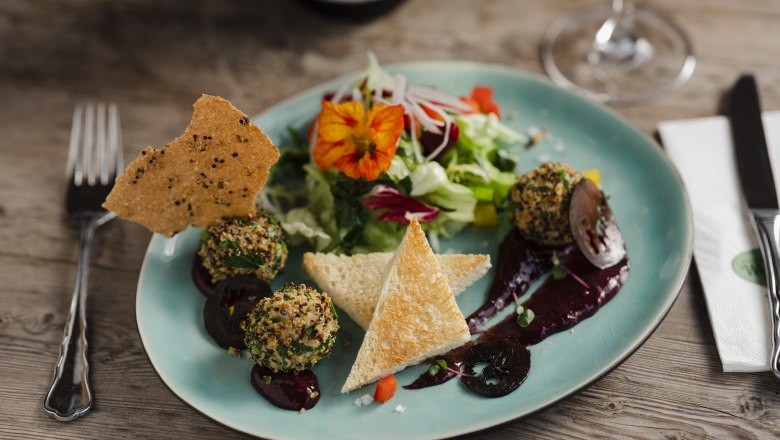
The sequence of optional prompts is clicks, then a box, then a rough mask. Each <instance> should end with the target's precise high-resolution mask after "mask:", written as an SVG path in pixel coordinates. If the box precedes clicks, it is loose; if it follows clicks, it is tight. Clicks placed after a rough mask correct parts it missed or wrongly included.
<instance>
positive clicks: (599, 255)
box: [569, 179, 626, 269]
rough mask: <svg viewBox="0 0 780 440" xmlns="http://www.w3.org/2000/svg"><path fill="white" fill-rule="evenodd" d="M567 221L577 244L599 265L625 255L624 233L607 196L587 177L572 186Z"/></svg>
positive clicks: (602, 265)
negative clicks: (610, 207)
mask: <svg viewBox="0 0 780 440" xmlns="http://www.w3.org/2000/svg"><path fill="white" fill-rule="evenodd" d="M569 223H570V224H571V233H572V236H574V242H575V243H576V244H577V247H578V248H579V249H580V251H582V253H583V255H585V258H587V259H588V261H590V262H591V263H592V264H593V265H594V266H596V267H598V268H599V269H606V268H608V267H611V266H614V265H615V264H617V263H619V262H620V261H621V260H622V259H623V258H624V257H625V256H626V247H625V242H624V241H623V234H622V233H621V232H620V229H619V228H618V225H617V221H616V220H615V216H614V215H612V210H611V209H609V205H607V198H606V197H605V196H604V193H603V192H601V190H600V189H599V188H598V187H597V186H596V184H595V183H593V182H592V181H591V180H589V179H581V180H580V181H579V183H577V185H576V186H575V187H574V191H573V192H572V195H571V204H570V205H569Z"/></svg>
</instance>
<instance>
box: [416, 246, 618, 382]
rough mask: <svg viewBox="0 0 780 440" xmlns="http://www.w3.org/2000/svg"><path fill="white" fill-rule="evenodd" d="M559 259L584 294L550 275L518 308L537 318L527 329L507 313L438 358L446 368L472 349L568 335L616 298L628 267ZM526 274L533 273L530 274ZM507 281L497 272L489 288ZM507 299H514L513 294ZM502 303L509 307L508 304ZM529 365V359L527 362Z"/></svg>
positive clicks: (573, 253) (573, 256)
mask: <svg viewBox="0 0 780 440" xmlns="http://www.w3.org/2000/svg"><path fill="white" fill-rule="evenodd" d="M510 235H514V234H510ZM508 240H516V238H509V236H508V237H507V238H506V239H505V240H504V242H503V243H502V246H504V244H506V243H507V242H508ZM533 252H535V251H531V252H528V251H527V252H525V253H524V258H537V259H538V258H539V257H538V256H536V255H533ZM550 255H551V253H550ZM510 256H511V255H510ZM559 256H560V259H561V264H562V265H563V266H565V267H566V268H567V269H569V270H570V271H571V272H573V273H574V274H576V275H577V276H578V277H580V278H581V279H582V280H583V281H584V282H585V283H586V284H587V285H588V286H589V287H588V288H587V289H586V288H585V287H584V286H583V285H581V284H580V283H579V282H578V281H576V280H575V279H574V278H573V277H572V276H570V275H569V276H566V277H564V278H561V279H559V280H556V279H554V278H553V277H552V276H550V277H548V278H547V280H545V282H544V283H543V284H542V285H541V286H539V288H538V289H537V290H536V291H535V292H534V293H533V294H532V295H531V297H530V298H529V299H528V300H526V301H525V302H523V303H522V305H523V307H525V308H526V309H531V310H533V312H534V314H535V315H536V317H535V318H534V320H533V321H532V322H531V324H530V325H529V326H528V327H525V328H523V327H520V326H519V325H518V324H517V322H516V318H517V317H516V316H515V315H514V314H511V315H509V316H507V317H506V318H505V319H503V320H502V321H500V322H499V323H498V324H496V325H494V326H492V327H491V328H489V329H488V330H487V331H486V332H485V333H484V334H482V335H481V336H480V337H479V338H477V340H476V341H473V342H469V343H467V344H466V345H464V346H462V347H459V348H456V349H454V350H452V351H450V352H448V353H447V354H445V355H444V356H441V357H440V358H441V359H444V360H445V361H446V362H447V365H450V366H452V368H453V369H454V370H457V369H459V368H460V366H461V365H462V364H463V360H464V358H465V356H466V353H467V352H468V350H469V349H470V348H471V347H473V346H474V345H476V344H480V343H493V342H497V341H506V340H509V341H512V342H513V343H516V344H521V345H533V344H537V343H539V342H540V341H542V340H544V339H545V338H547V337H548V336H550V335H552V334H554V333H557V332H561V331H564V330H568V329H570V328H572V327H574V326H575V325H577V324H578V323H579V322H580V321H582V320H584V319H586V318H588V317H590V316H592V315H593V314H594V313H596V311H598V309H599V308H600V307H602V306H603V305H604V304H606V303H607V302H608V301H609V300H610V299H612V298H613V297H614V296H615V295H616V294H617V292H618V291H619V290H620V288H621V287H622V286H623V283H624V282H625V280H626V278H627V276H628V271H629V263H628V259H627V258H624V259H623V260H622V261H620V262H619V263H618V264H616V265H614V266H612V267H608V268H606V269H599V268H597V267H595V266H593V265H592V264H591V263H590V262H588V260H587V259H586V258H585V256H584V255H583V254H582V253H581V252H580V251H579V250H578V249H576V248H567V252H566V253H565V254H562V253H559ZM502 257H506V255H502V254H501V253H500V254H499V258H502ZM501 264H502V263H501V261H500V260H499V268H500V267H501ZM550 265H551V263H550ZM515 267H517V268H520V269H518V270H524V269H522V267H523V265H522V264H518V263H515ZM548 270H549V267H548ZM526 273H537V272H536V271H529V272H526ZM506 276H513V274H512V273H510V272H508V271H504V272H502V271H500V270H497V274H496V280H494V283H493V286H495V285H496V284H499V282H500V280H499V279H498V278H499V277H506ZM524 276H525V275H524ZM538 276H539V275H536V277H538ZM531 281H533V280H530V281H528V280H526V281H520V282H516V283H515V285H517V286H522V285H525V287H524V288H523V291H525V289H527V288H528V286H527V284H528V283H530V282H531ZM502 283H503V284H505V285H507V286H510V285H512V282H511V281H503V282H502ZM493 293H494V292H493V288H492V287H491V298H490V299H489V301H488V304H489V303H490V301H493ZM520 294H521V293H520V292H518V297H519V296H520ZM509 298H512V295H511V292H510V294H509ZM506 302H507V303H509V304H511V303H512V299H510V300H508V301H506ZM504 305H506V304H504ZM496 308H497V307H496ZM482 309H487V308H486V307H485V306H483V307H481V308H480V310H482ZM437 359H439V358H437ZM528 362H529V363H530V357H529V358H528ZM456 376H457V374H455V373H453V372H451V371H448V370H442V371H441V372H439V373H438V374H437V375H435V376H432V375H430V374H428V373H427V372H426V373H423V374H422V375H421V376H420V377H419V378H418V379H417V380H415V381H414V382H413V383H411V384H409V385H406V386H405V387H404V388H407V389H417V388H425V387H429V386H433V385H439V384H442V383H444V382H447V381H449V380H450V379H452V378H454V377H456Z"/></svg>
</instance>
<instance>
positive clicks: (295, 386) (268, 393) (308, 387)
mask: <svg viewBox="0 0 780 440" xmlns="http://www.w3.org/2000/svg"><path fill="white" fill-rule="evenodd" d="M251 381H252V386H253V387H254V388H255V390H257V392H258V393H260V395H262V396H263V397H265V398H266V399H267V400H268V401H269V402H271V403H273V404H274V405H276V406H278V407H279V408H282V409H289V410H291V411H300V410H301V409H312V408H314V405H316V404H317V402H318V401H319V400H320V385H319V383H318V382H317V376H316V375H315V374H314V372H313V371H311V370H303V371H301V372H300V373H285V372H283V371H280V372H278V373H274V372H273V371H272V370H270V369H268V368H265V367H261V366H260V365H257V364H255V366H254V368H252V379H251Z"/></svg>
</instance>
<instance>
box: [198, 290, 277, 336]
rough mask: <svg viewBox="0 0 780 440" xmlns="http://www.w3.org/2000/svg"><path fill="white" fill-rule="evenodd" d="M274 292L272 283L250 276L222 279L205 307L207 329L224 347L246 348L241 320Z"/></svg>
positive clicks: (204, 316) (204, 320)
mask: <svg viewBox="0 0 780 440" xmlns="http://www.w3.org/2000/svg"><path fill="white" fill-rule="evenodd" d="M271 295H272V291H271V286H269V285H268V283H266V282H265V281H263V280H260V279H258V278H255V277H253V276H251V275H241V276H237V277H233V278H228V279H226V280H224V281H220V283H219V284H217V286H216V287H215V288H214V293H213V294H212V295H211V296H210V297H209V298H208V299H207V300H206V305H205V306H204V307H203V324H204V326H205V327H206V332H207V333H208V334H209V335H210V336H211V337H212V338H213V339H214V341H215V342H216V343H217V344H219V346H220V347H222V348H230V347H234V348H237V349H239V350H243V349H244V348H246V345H245V344H244V330H243V329H241V321H243V320H244V319H245V318H246V315H247V313H249V312H251V311H252V309H254V308H255V305H257V303H258V302H260V300H261V299H263V298H265V297H269V296H271Z"/></svg>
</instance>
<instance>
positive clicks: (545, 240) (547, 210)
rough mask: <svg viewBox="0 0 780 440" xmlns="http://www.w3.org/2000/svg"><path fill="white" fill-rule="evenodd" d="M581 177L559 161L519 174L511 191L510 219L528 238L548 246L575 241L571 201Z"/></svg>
mask: <svg viewBox="0 0 780 440" xmlns="http://www.w3.org/2000/svg"><path fill="white" fill-rule="evenodd" d="M580 179H582V175H581V174H580V173H578V172H577V170H575V169H574V168H572V167H571V166H569V165H567V164H565V163H558V162H547V163H543V164H542V165H540V166H539V168H537V169H535V170H533V171H531V172H530V173H526V174H523V175H522V176H518V177H517V179H516V180H515V184H514V186H513V187H512V190H511V191H510V193H509V198H510V202H511V203H510V207H509V219H510V220H511V221H512V222H513V223H514V224H515V225H516V226H517V227H518V229H519V230H520V232H521V233H522V235H523V237H525V238H526V239H528V240H531V241H534V242H536V243H539V244H542V245H545V246H562V245H566V244H569V243H571V242H572V241H573V240H574V239H573V237H572V235H571V227H570V226H569V203H570V202H571V194H572V192H573V191H574V186H575V185H576V184H577V183H578V182H579V181H580Z"/></svg>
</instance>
